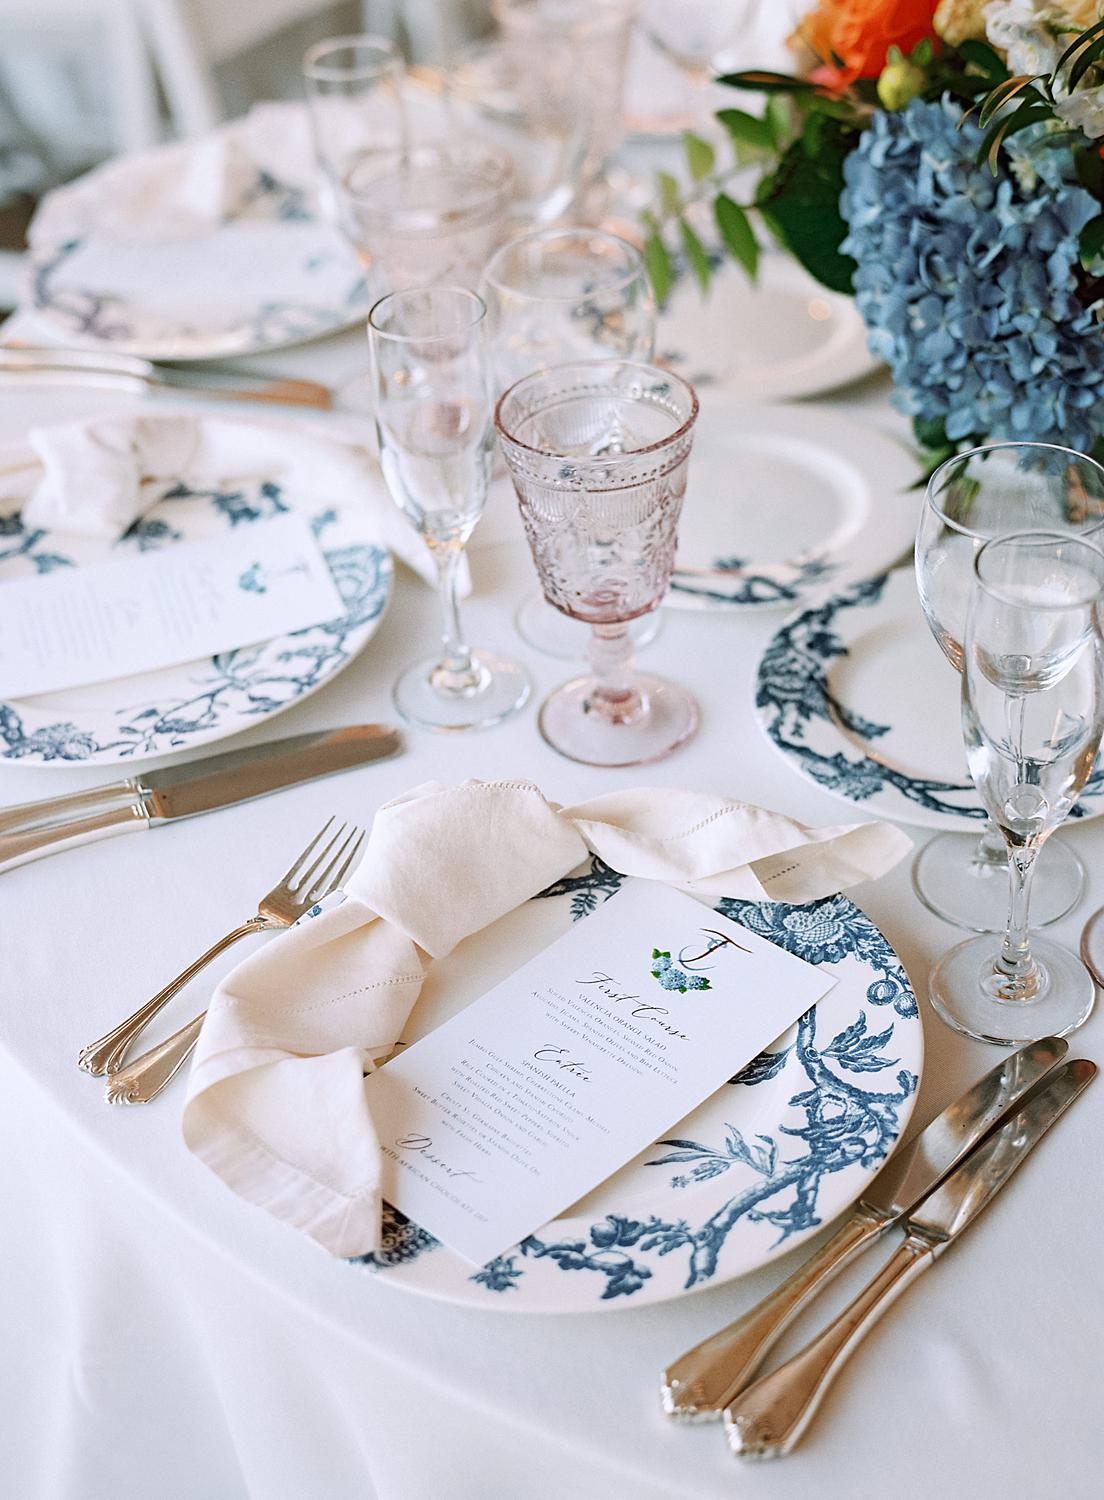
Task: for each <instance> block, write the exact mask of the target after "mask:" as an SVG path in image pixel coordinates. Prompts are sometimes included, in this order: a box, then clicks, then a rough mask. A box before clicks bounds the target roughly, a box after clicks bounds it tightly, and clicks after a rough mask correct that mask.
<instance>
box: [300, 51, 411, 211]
mask: <svg viewBox="0 0 1104 1500" xmlns="http://www.w3.org/2000/svg"><path fill="white" fill-rule="evenodd" d="M405 71H406V70H405V66H404V64H403V59H402V54H401V53H400V51H399V49H398V47H396V46H395V43H394V42H392V41H391V40H390V39H389V38H388V37H385V36H373V35H371V34H369V33H365V34H363V35H360V36H338V37H329V38H327V39H326V40H325V41H322V42H318V43H317V44H316V45H315V46H313V47H311V48H310V49H309V50H308V52H307V53H306V55H305V56H304V58H303V85H304V89H305V92H306V96H307V111H308V115H309V118H310V129H311V140H312V142H313V145H314V155H315V160H316V161H317V163H318V168H319V173H320V184H321V193H320V197H321V203H322V209H323V212H324V213H325V214H326V215H327V217H328V218H330V219H331V220H332V221H333V222H334V224H335V225H336V226H337V228H338V229H340V230H341V231H342V232H343V233H345V234H346V235H347V236H348V235H349V226H348V225H347V223H346V222H345V219H344V215H343V202H342V194H341V184H342V182H344V180H345V178H346V177H347V176H348V175H349V173H350V172H352V170H353V169H354V167H355V166H356V165H357V163H358V162H360V161H362V160H364V159H371V158H372V157H374V156H375V155H376V154H377V153H379V152H384V151H386V152H391V153H394V152H401V151H403V150H405V148H406V145H407V123H406V115H405V111H404V105H403V95H402V85H403V79H404V76H405Z"/></svg>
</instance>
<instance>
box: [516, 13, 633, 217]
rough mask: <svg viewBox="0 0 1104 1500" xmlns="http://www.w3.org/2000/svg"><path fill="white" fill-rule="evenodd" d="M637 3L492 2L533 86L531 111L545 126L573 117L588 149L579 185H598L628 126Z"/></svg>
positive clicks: (528, 96)
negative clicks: (626, 101)
mask: <svg viewBox="0 0 1104 1500" xmlns="http://www.w3.org/2000/svg"><path fill="white" fill-rule="evenodd" d="M636 5H637V0H491V11H492V14H493V15H494V18H495V20H496V21H497V22H498V26H499V29H500V31H501V33H502V39H503V44H504V46H505V47H507V48H508V49H510V50H511V51H512V52H513V53H514V54H515V56H516V57H517V59H518V66H517V74H518V76H519V77H520V78H521V79H522V80H525V81H527V87H526V89H525V92H524V95H523V101H522V102H523V104H524V108H525V111H526V113H527V114H528V116H529V117H530V119H531V120H533V121H534V122H535V124H536V126H537V127H538V128H540V127H541V123H542V122H543V121H544V120H545V119H548V120H549V121H550V122H553V123H554V122H556V121H559V120H562V119H563V117H564V116H565V115H567V116H573V117H574V118H575V119H577V120H579V121H581V122H582V123H583V124H584V126H585V133H586V139H587V142H588V150H587V152H586V154H585V157H584V159H583V161H582V163H581V166H580V172H579V185H580V187H582V188H586V187H588V186H589V185H590V184H592V183H594V182H595V181H596V180H597V179H598V177H599V176H600V174H601V172H602V168H603V166H604V165H605V162H606V159H607V157H608V156H609V155H610V153H611V152H612V151H613V150H614V148H615V147H616V145H617V143H618V141H619V139H620V136H621V133H622V129H623V123H622V116H621V98H622V94H623V92H624V85H625V64H626V61H627V59H628V53H629V38H630V35H631V33H632V27H633V21H634V19H635V15H636Z"/></svg>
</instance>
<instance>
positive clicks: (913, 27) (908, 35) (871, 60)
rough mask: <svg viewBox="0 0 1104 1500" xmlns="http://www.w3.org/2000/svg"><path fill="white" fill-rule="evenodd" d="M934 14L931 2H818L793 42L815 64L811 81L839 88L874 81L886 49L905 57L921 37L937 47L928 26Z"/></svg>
mask: <svg viewBox="0 0 1104 1500" xmlns="http://www.w3.org/2000/svg"><path fill="white" fill-rule="evenodd" d="M936 8H937V0H820V3H819V4H818V5H817V7H816V9H815V10H813V11H811V12H810V14H809V15H807V16H806V17H805V19H804V20H803V21H802V23H801V25H800V26H799V27H798V29H797V32H796V36H795V40H798V41H801V42H804V43H805V45H806V46H807V47H808V48H810V49H811V51H812V52H814V53H815V55H816V56H817V58H819V60H820V62H821V64H822V66H821V67H819V68H818V69H817V70H816V72H815V73H813V75H812V76H813V78H814V79H816V81H817V82H818V83H825V84H828V85H829V86H830V87H833V88H844V87H846V85H847V84H849V83H853V82H854V81H855V79H856V78H877V77H878V75H879V73H881V71H882V69H883V68H884V67H885V64H886V54H887V53H888V51H889V49H890V47H899V48H900V49H901V51H902V52H903V53H905V54H906V55H907V54H908V53H909V52H911V50H912V49H913V47H915V46H916V44H917V42H921V41H923V40H924V38H925V37H928V38H929V39H930V40H931V41H932V42H934V43H938V38H937V36H936V34H935V28H934V27H933V25H932V17H933V15H934V14H935V11H936ZM833 54H834V55H835V56H836V57H838V58H839V59H840V61H841V62H842V64H843V66H842V68H838V67H836V65H835V63H834V62H833V61H832V58H833Z"/></svg>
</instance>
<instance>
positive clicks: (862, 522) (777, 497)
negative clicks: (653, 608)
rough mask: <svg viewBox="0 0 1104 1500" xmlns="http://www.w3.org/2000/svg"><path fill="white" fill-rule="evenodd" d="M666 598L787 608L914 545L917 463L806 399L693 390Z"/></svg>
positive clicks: (880, 568) (700, 605) (687, 603)
mask: <svg viewBox="0 0 1104 1500" xmlns="http://www.w3.org/2000/svg"><path fill="white" fill-rule="evenodd" d="M700 401H701V413H700V415H699V417H698V422H697V426H696V428H695V432H694V449H693V452H692V453H691V455H690V473H689V480H688V484H687V492H686V504H685V505H684V507H683V511H682V516H681V518H680V521H679V548H678V556H677V558H676V560H675V570H674V574H673V576H672V579H671V588H670V592H669V593H668V595H667V597H666V599H665V600H664V604H665V605H667V606H671V607H674V608H683V609H705V610H709V609H719V610H731V609H739V610H764V609H779V608H786V607H792V606H793V605H794V604H796V603H799V602H800V601H801V600H803V599H806V598H809V597H811V596H812V595H814V594H816V595H823V594H825V593H826V592H829V591H834V590H835V589H837V588H838V587H840V586H841V585H842V584H844V583H847V582H850V581H851V580H853V579H857V578H869V577H872V576H873V575H874V574H877V573H880V572H884V571H885V569H886V568H888V567H890V566H892V564H894V563H895V562H896V561H897V560H898V559H899V558H900V556H901V554H902V553H903V552H905V551H906V550H907V549H908V548H909V547H910V546H911V544H912V539H913V535H914V533H915V530H916V515H917V506H918V502H917V498H916V494H915V491H913V490H912V489H911V486H912V485H913V484H914V483H915V480H916V461H915V458H913V457H912V456H911V455H910V454H909V452H908V450H907V449H906V448H905V447H904V446H903V445H902V444H899V443H897V442H895V441H894V439H893V438H890V437H886V436H885V435H884V434H882V433H880V432H877V431H875V430H873V429H872V428H869V427H866V426H864V425H862V424H861V423H858V422H854V421H850V420H848V419H847V418H845V417H840V416H836V415H835V414H829V413H826V412H818V411H810V410H809V409H808V408H806V407H802V408H800V409H799V408H795V407H787V406H771V405H762V406H755V405H752V404H750V403H748V402H745V401H737V400H736V399H735V398H734V397H733V396H732V395H731V393H729V392H728V391H725V390H709V389H706V390H705V391H704V392H702V393H700Z"/></svg>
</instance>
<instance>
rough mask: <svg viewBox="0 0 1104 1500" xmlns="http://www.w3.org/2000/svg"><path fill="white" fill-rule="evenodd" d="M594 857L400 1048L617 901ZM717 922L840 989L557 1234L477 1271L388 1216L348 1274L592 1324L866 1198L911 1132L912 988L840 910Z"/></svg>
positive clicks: (496, 931) (491, 941) (435, 985)
mask: <svg viewBox="0 0 1104 1500" xmlns="http://www.w3.org/2000/svg"><path fill="white" fill-rule="evenodd" d="M623 878H624V877H623V876H621V875H619V874H617V873H616V872H615V871H613V870H611V869H610V868H609V867H608V866H607V865H605V864H603V863H602V861H601V860H599V859H597V858H596V857H593V856H592V858H591V860H590V862H589V864H588V865H587V866H585V867H583V868H582V869H580V870H579V871H577V872H576V873H575V874H574V875H570V876H567V877H566V878H564V879H563V880H559V881H557V882H556V883H555V884H554V885H553V886H550V887H549V889H548V890H546V891H544V892H543V893H542V895H541V896H539V897H537V898H535V899H534V900H533V901H529V902H527V903H525V905H523V906H521V907H519V908H517V909H516V910H515V911H513V912H511V913H510V914H509V915H508V916H506V917H504V918H502V919H501V921H499V922H496V923H495V924H494V925H493V926H492V927H490V928H488V929H486V931H484V932H482V933H479V934H476V935H475V936H474V937H472V938H470V939H468V940H467V941H466V942H464V943H462V944H461V945H460V946H459V947H458V948H457V949H456V950H455V951H454V952H453V953H452V954H450V955H449V956H448V957H447V958H446V959H444V960H441V961H440V962H438V963H437V964H435V965H434V967H433V969H432V970H431V971H430V974H429V975H428V977H427V980H426V984H425V986H424V988H423V991H422V994H421V996H420V998H419V1001H418V1005H417V1007H416V1009H415V1011H414V1013H413V1015H412V1017H411V1020H410V1023H409V1025H408V1028H407V1031H406V1033H405V1034H404V1037H403V1043H404V1044H406V1045H409V1044H410V1043H412V1042H414V1041H417V1040H418V1038H419V1037H420V1036H423V1035H425V1034H426V1032H428V1031H429V1030H431V1029H432V1028H433V1027H434V1026H436V1025H439V1024H440V1023H441V1022H442V1021H444V1020H445V1019H447V1017H448V1016H449V1015H452V1014H454V1013H455V1012H456V1011H458V1010H460V1009H461V1008H462V1007H463V1006H465V1005H467V1004H469V1003H470V1002H471V1001H472V1000H474V999H476V998H477V997H478V996H479V995H481V994H482V993H484V991H486V990H487V989H488V988H490V986H491V985H493V984H495V983H497V982H498V981H499V980H501V979H503V978H505V977H506V975H507V974H509V973H510V972H511V971H512V970H513V969H515V968H517V967H518V966H519V965H520V964H521V963H523V962H525V960H526V959H528V958H529V957H531V956H532V954H533V953H534V952H536V951H537V950H538V949H539V948H540V947H543V946H544V945H545V944H547V943H549V942H551V941H553V940H554V939H555V938H556V937H557V936H559V934H560V933H561V932H563V931H565V930H566V928H567V927H568V925H569V924H570V923H571V922H572V921H576V920H580V919H583V918H585V917H586V916H588V915H589V914H590V912H592V911H594V910H595V909H596V908H597V906H598V905H599V904H600V903H601V902H603V901H606V900H609V899H611V898H612V899H616V896H617V892H618V890H619V888H620V886H621V884H622V881H623ZM717 910H718V911H722V912H724V914H725V915H726V916H728V917H731V918H732V919H733V920H734V921H737V922H740V923H742V924H743V925H744V926H745V927H747V928H749V929H750V930H752V931H753V932H756V933H758V934H759V935H760V936H762V937H764V938H766V939H768V940H770V941H772V942H775V943H777V944H778V945H779V946H780V947H782V948H785V949H786V950H787V951H788V952H790V953H793V954H795V955H796V956H797V957H799V958H802V959H804V960H806V962H808V963H812V964H816V965H819V966H820V967H822V968H824V969H825V970H826V971H827V972H828V973H829V974H830V975H831V977H832V978H833V979H835V980H836V984H835V987H834V988H833V989H832V990H830V991H829V992H828V994H827V995H825V996H824V998H823V999H822V1000H821V1001H820V1003H819V1004H818V1005H816V1006H814V1007H813V1009H811V1010H810V1011H808V1012H807V1013H806V1014H805V1015H804V1016H802V1018H801V1019H800V1020H799V1021H798V1023H797V1024H796V1025H795V1026H793V1027H791V1028H790V1029H789V1030H788V1031H787V1032H785V1033H784V1034H783V1035H782V1036H780V1037H779V1038H778V1039H777V1041H775V1042H774V1043H772V1045H771V1046H770V1048H768V1050H767V1051H766V1052H764V1053H762V1054H761V1055H760V1056H759V1057H757V1058H756V1059H755V1060H754V1061H753V1062H752V1063H751V1064H749V1066H747V1067H746V1068H744V1069H743V1071H742V1072H740V1073H739V1074H737V1075H736V1076H735V1077H733V1078H732V1079H731V1080H730V1081H729V1082H728V1083H727V1084H726V1085H725V1086H724V1087H723V1088H721V1089H719V1090H718V1091H717V1093H716V1094H714V1095H713V1096H712V1097H711V1098H710V1099H708V1100H707V1101H706V1102H705V1103H704V1104H703V1105H701V1106H700V1107H699V1108H698V1109H696V1110H694V1111H693V1113H691V1114H690V1115H688V1116H687V1117H686V1118H685V1119H683V1120H680V1121H678V1122H677V1123H674V1122H673V1123H672V1125H671V1128H670V1129H669V1130H667V1131H665V1132H664V1134H663V1138H662V1139H660V1140H658V1141H656V1142H655V1143H654V1144H653V1145H652V1146H650V1147H649V1148H648V1149H647V1150H646V1151H644V1152H642V1153H641V1154H640V1155H639V1156H638V1157H636V1158H635V1159H634V1160H633V1161H631V1162H629V1163H628V1164H627V1165H626V1166H625V1167H623V1168H622V1169H621V1170H620V1171H618V1172H617V1173H615V1174H614V1176H612V1177H611V1178H609V1179H608V1180H607V1181H606V1182H604V1183H602V1184H601V1185H600V1186H599V1187H598V1188H596V1189H595V1190H594V1191H593V1192H591V1193H588V1194H587V1195H586V1197H585V1198H583V1199H581V1200H580V1201H579V1202H578V1203H576V1204H574V1205H573V1206H572V1208H571V1209H570V1210H569V1211H568V1212H567V1213H566V1214H564V1215H562V1216H561V1217H560V1218H557V1219H556V1220H554V1221H553V1222H551V1223H549V1224H546V1225H544V1226H543V1227H542V1228H540V1229H538V1230H537V1231H536V1232H535V1233H534V1234H532V1235H530V1236H529V1237H528V1238H527V1239H525V1240H523V1241H522V1242H521V1243H520V1244H519V1245H516V1246H514V1247H513V1248H512V1249H511V1250H508V1251H507V1252H506V1253H505V1254H503V1255H499V1256H496V1258H495V1259H494V1260H493V1261H491V1262H489V1263H488V1264H487V1265H485V1266H473V1265H471V1264H469V1263H468V1262H467V1261H465V1260H463V1259H462V1258H461V1257H460V1256H458V1255H456V1254H455V1253H454V1252H453V1251H451V1250H449V1249H447V1248H446V1247H445V1246H444V1245H442V1244H440V1243H439V1242H438V1241H436V1240H434V1239H432V1238H431V1237H430V1235H428V1234H427V1233H426V1232H425V1231H424V1230H422V1229H421V1228H419V1227H418V1225H416V1224H414V1223H413V1222H411V1221H410V1220H409V1219H405V1218H403V1217H402V1216H401V1215H400V1214H398V1213H397V1212H396V1211H395V1210H394V1209H392V1208H390V1207H389V1206H387V1205H385V1207H384V1228H383V1237H382V1243H381V1247H380V1249H379V1251H378V1252H376V1253H375V1254H373V1255H368V1256H364V1257H361V1258H360V1259H358V1260H357V1261H354V1262H353V1264H354V1265H357V1266H364V1267H366V1268H368V1269H369V1270H370V1271H371V1272H372V1273H374V1274H375V1275H377V1276H379V1277H381V1278H382V1279H383V1280H384V1281H386V1282H387V1283H388V1284H389V1285H393V1286H395V1287H398V1288H401V1289H403V1290H406V1291H409V1292H414V1293H419V1294H422V1295H425V1296H429V1297H438V1298H443V1299H445V1300H447V1301H451V1302H462V1303H467V1304H469V1305H470V1306H473V1307H483V1308H491V1309H494V1310H505V1311H515V1312H546V1313H553V1312H555V1313H567V1312H597V1311H602V1310H607V1309H615V1308H624V1307H639V1306H642V1305H644V1304H647V1303H651V1302H661V1301H665V1300H668V1299H670V1298H673V1297H681V1296H685V1295H687V1294H689V1293H692V1292H695V1291H699V1290H701V1289H703V1288H705V1287H710V1286H716V1285H718V1284H719V1283H721V1282H724V1281H729V1280H731V1279H732V1278H733V1277H736V1276H742V1275H744V1274H745V1273H746V1272H749V1271H753V1270H755V1269H756V1268H758V1267H760V1266H762V1265H764V1264H766V1263H767V1262H768V1261H770V1260H772V1259H773V1258H774V1257H775V1256H778V1255H782V1254H784V1253H785V1252H786V1251H788V1250H791V1249H793V1247H794V1246H796V1245H799V1244H800V1243H801V1242H802V1241H803V1240H804V1239H806V1238H808V1237H809V1236H810V1235H812V1234H814V1233H816V1231H817V1230H818V1229H820V1228H821V1226H822V1225H825V1224H827V1223H829V1222H830V1221H831V1220H832V1219H834V1218H836V1217H837V1216H838V1215H839V1214H841V1213H843V1212H844V1211H845V1209H847V1207H848V1206H849V1205H850V1204H851V1203H853V1202H854V1200H855V1199H856V1198H857V1197H859V1195H860V1194H861V1193H862V1192H863V1191H864V1189H865V1187H866V1185H867V1184H868V1183H869V1181H870V1179H871V1178H872V1177H873V1176H874V1174H875V1173H876V1172H877V1171H878V1170H879V1169H880V1168H881V1166H882V1165H883V1163H884V1162H885V1160H886V1158H887V1157H888V1156H889V1154H890V1152H892V1150H893V1149H894V1147H895V1145H896V1144H897V1142H898V1140H899V1139H900V1136H901V1133H902V1131H903V1130H904V1129H905V1127H906V1125H907V1124H908V1120H909V1116H910V1115H911V1113H912V1109H913V1105H914V1103H915V1099H916V1090H917V1085H918V1082H919V1077H920V1072H921V1067H922V1063H923V1033H922V1028H921V1025H920V1019H919V1016H918V1014H917V1006H916V1000H915V997H914V995H913V991H912V987H911V985H910V983H909V980H908V976H907V975H906V973H905V971H904V969H903V968H902V966H901V962H900V960H899V959H898V958H897V955H896V954H895V953H894V951H893V949H892V948H891V946H890V944H889V943H888V942H887V940H886V939H885V937H883V935H882V934H881V933H880V932H879V931H878V929H877V928H876V927H875V925H874V924H873V922H871V920H870V918H869V917H867V916H866V915H865V914H864V913H863V912H862V911H860V910H859V908H858V907H857V906H856V905H855V904H854V903H853V902H852V901H849V900H848V899H847V897H846V896H842V895H840V896H830V897H827V898H826V899H825V900H822V901H815V902H811V903H809V904H808V905H801V906H795V905H789V904H786V903H784V902H761V903H760V902H754V901H737V900H722V901H720V902H719V903H718V904H717Z"/></svg>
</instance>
